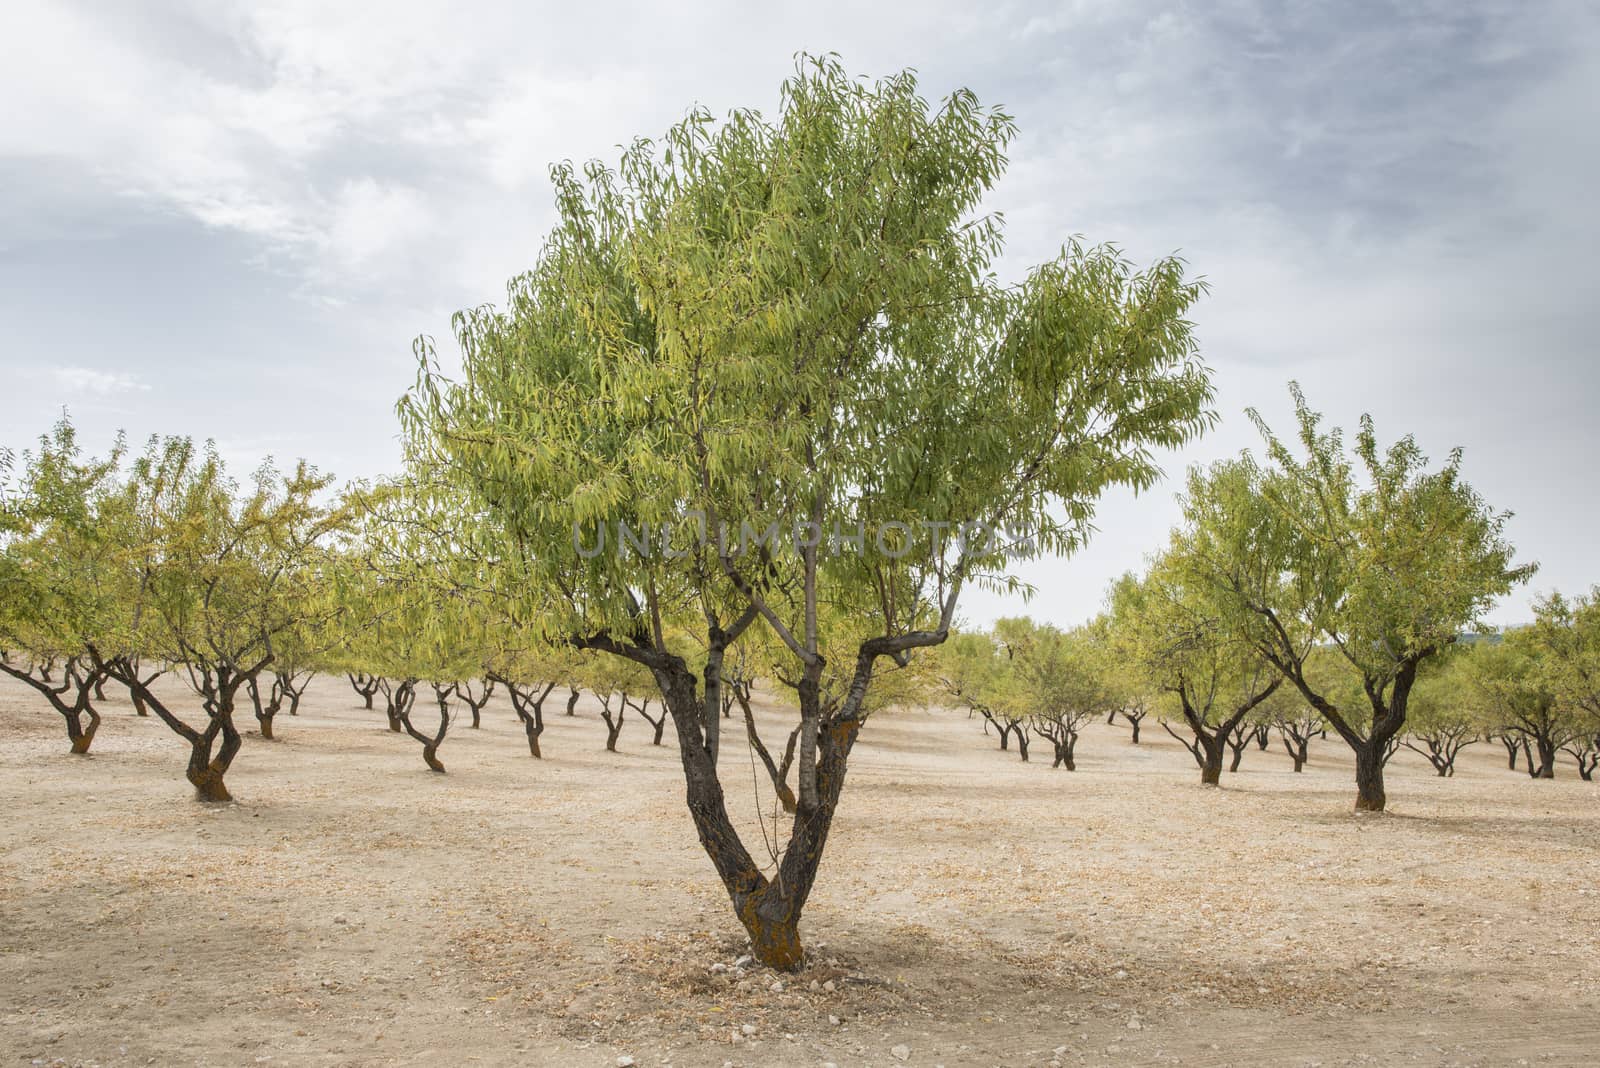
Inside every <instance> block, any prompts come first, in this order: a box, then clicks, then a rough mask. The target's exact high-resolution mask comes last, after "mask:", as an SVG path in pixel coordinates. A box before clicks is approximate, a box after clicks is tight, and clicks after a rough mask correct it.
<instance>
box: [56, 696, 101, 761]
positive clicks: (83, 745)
mask: <svg viewBox="0 0 1600 1068" xmlns="http://www.w3.org/2000/svg"><path fill="white" fill-rule="evenodd" d="M85 711H86V712H87V713H88V714H89V725H88V726H87V727H84V726H83V722H82V719H81V718H80V716H79V714H78V713H77V712H76V711H74V712H64V713H62V715H63V717H65V719H66V721H67V740H68V741H69V742H71V743H72V746H71V748H72V753H73V755H74V756H84V755H86V754H87V753H88V752H89V747H90V746H91V745H93V744H94V736H95V732H96V731H98V730H99V729H100V713H98V712H96V711H95V710H94V708H93V707H89V706H87V703H86V707H85Z"/></svg>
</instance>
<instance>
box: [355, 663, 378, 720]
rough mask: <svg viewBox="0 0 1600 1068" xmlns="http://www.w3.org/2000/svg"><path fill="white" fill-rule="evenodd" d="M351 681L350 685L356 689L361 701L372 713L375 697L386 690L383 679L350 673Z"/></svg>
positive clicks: (359, 672) (361, 673) (358, 672)
mask: <svg viewBox="0 0 1600 1068" xmlns="http://www.w3.org/2000/svg"><path fill="white" fill-rule="evenodd" d="M349 679H350V685H351V686H352V687H353V688H354V689H355V691H356V693H358V694H360V695H361V699H362V700H363V701H365V702H366V706H367V710H368V711H371V710H372V698H373V695H374V694H376V693H377V692H378V691H379V690H381V689H384V680H383V678H382V677H381V676H378V675H368V674H366V673H365V672H362V671H357V672H353V673H350V674H349Z"/></svg>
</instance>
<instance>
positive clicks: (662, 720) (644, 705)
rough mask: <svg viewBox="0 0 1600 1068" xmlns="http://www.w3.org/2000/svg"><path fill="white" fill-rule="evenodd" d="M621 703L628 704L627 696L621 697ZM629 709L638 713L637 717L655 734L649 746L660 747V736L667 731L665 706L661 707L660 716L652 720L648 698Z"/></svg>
mask: <svg viewBox="0 0 1600 1068" xmlns="http://www.w3.org/2000/svg"><path fill="white" fill-rule="evenodd" d="M622 703H623V704H624V705H628V704H629V702H628V695H627V694H623V695H622ZM631 707H632V708H633V710H634V711H635V712H637V713H639V715H640V716H642V717H643V718H644V721H645V722H646V723H648V724H650V728H651V729H652V730H653V731H654V732H655V736H654V737H653V738H652V739H651V741H650V744H651V745H660V744H661V736H662V735H663V734H664V733H665V732H666V729H667V706H666V705H662V706H661V715H659V716H657V717H654V718H652V717H651V715H650V699H649V698H648V697H646V698H645V699H644V700H642V701H640V702H639V703H637V704H634V705H632V706H631Z"/></svg>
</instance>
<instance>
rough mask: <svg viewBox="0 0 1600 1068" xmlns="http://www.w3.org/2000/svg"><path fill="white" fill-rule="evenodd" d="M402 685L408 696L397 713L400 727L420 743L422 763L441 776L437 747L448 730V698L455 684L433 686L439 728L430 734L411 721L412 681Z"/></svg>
mask: <svg viewBox="0 0 1600 1068" xmlns="http://www.w3.org/2000/svg"><path fill="white" fill-rule="evenodd" d="M404 685H406V686H407V687H408V688H409V696H408V699H407V700H406V701H405V703H404V705H403V706H402V707H401V709H400V712H399V715H400V726H401V727H402V728H404V730H405V732H406V733H407V734H409V735H411V737H412V738H414V739H415V740H416V741H418V742H421V743H422V762H423V763H424V764H426V765H428V770H429V771H436V772H438V773H439V774H440V775H443V774H444V765H443V764H442V763H440V762H439V747H440V746H441V745H443V744H444V736H445V735H446V734H447V733H448V732H449V730H450V698H451V696H452V695H453V694H454V693H455V684H454V683H452V684H450V685H449V686H440V685H439V684H438V683H437V682H436V683H434V684H433V693H434V698H435V701H436V703H437V704H438V706H439V728H438V729H437V730H436V731H434V732H433V733H432V734H427V733H425V732H423V731H421V730H418V729H417V726H416V724H414V723H413V722H412V721H411V714H412V710H413V709H415V708H416V700H415V699H414V696H415V693H416V688H415V685H414V682H413V681H412V680H407V682H406V683H405V684H404Z"/></svg>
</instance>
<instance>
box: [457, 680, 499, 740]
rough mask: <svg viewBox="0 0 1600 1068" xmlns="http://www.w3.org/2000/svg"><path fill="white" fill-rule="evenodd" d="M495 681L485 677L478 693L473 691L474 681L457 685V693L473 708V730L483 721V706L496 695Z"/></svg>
mask: <svg viewBox="0 0 1600 1068" xmlns="http://www.w3.org/2000/svg"><path fill="white" fill-rule="evenodd" d="M494 681H495V680H494V679H493V678H485V679H484V680H483V688H482V689H480V690H479V691H478V692H477V693H474V692H473V691H472V683H470V682H463V683H461V684H459V685H458V686H457V687H456V693H457V694H458V695H459V696H460V697H461V699H462V700H463V701H465V702H466V703H467V707H468V708H470V709H471V710H472V729H473V730H477V729H478V727H479V725H480V724H481V722H482V719H481V714H482V712H483V706H484V705H486V704H488V703H489V698H491V697H493V696H494Z"/></svg>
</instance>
